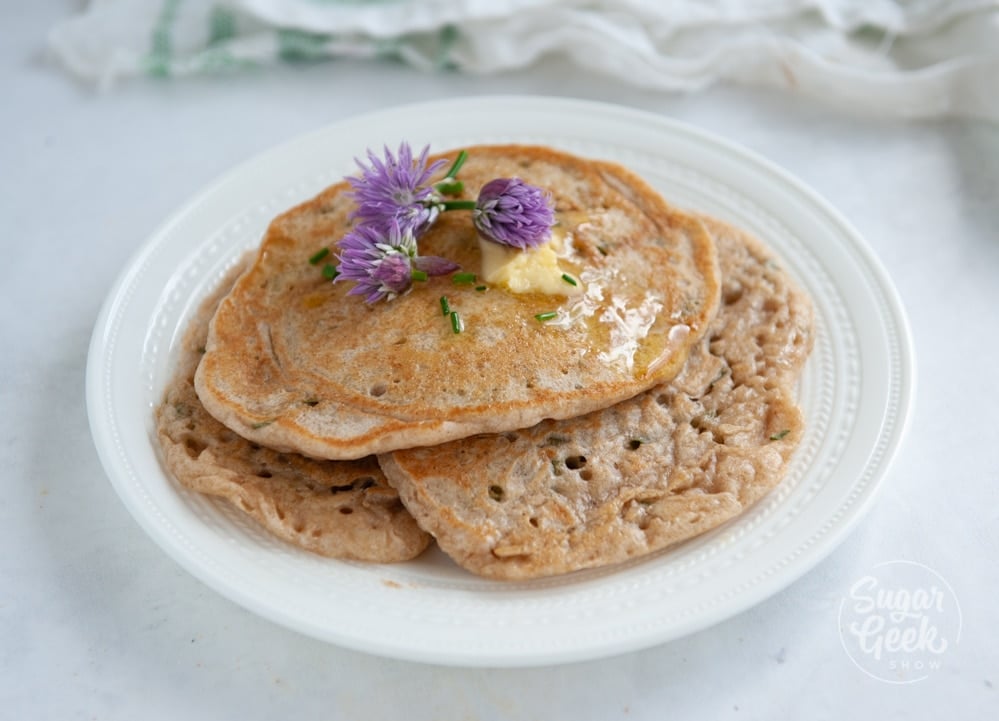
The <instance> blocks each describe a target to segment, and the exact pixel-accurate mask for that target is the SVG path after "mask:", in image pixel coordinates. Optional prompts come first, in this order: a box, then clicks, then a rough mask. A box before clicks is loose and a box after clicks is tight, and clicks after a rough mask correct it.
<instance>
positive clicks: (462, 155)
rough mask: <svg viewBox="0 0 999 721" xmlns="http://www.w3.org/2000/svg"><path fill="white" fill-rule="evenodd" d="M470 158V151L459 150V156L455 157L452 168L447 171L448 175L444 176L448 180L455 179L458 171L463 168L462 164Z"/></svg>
mask: <svg viewBox="0 0 999 721" xmlns="http://www.w3.org/2000/svg"><path fill="white" fill-rule="evenodd" d="M466 160H468V153H467V152H465V151H464V150H459V151H458V157H457V158H455V159H454V163H452V164H451V168H450V169H449V170H448V171H447V175H445V176H444V177H445V178H446V179H448V180H454V179H455V178H456V177H457V176H458V171H459V170H461V166H462V165H464V164H465V161H466Z"/></svg>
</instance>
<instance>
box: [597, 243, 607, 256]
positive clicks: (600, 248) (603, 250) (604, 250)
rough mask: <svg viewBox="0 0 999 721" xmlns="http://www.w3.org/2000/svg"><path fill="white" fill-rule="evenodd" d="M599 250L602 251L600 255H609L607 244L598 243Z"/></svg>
mask: <svg viewBox="0 0 999 721" xmlns="http://www.w3.org/2000/svg"><path fill="white" fill-rule="evenodd" d="M597 250H598V251H599V252H600V255H607V246H606V245H598V246H597Z"/></svg>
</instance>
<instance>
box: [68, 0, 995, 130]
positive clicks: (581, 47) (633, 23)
mask: <svg viewBox="0 0 999 721" xmlns="http://www.w3.org/2000/svg"><path fill="white" fill-rule="evenodd" d="M49 46H50V48H51V50H52V51H53V53H54V55H55V56H56V57H57V58H59V59H60V60H61V61H62V63H63V64H64V65H65V67H66V68H68V69H69V70H70V71H72V72H73V73H75V74H76V75H79V76H81V77H83V78H87V79H90V80H93V81H96V82H97V83H99V84H101V85H103V86H107V85H109V84H110V83H111V82H112V81H114V80H115V79H116V78H119V77H122V76H136V75H159V76H183V75H190V74H196V73H209V72H221V71H231V70H234V69H242V68H246V67H252V66H257V65H260V64H264V63H270V62H275V61H278V60H286V61H294V60H318V59H323V58H331V57H393V58H397V59H402V60H404V61H405V62H408V63H411V64H413V65H415V66H418V67H420V68H425V69H428V70H430V69H438V68H452V69H457V70H460V71H463V72H469V73H494V72H500V71H503V70H509V69H512V68H520V67H524V66H527V65H530V64H531V63H533V62H535V61H536V60H538V59H539V58H540V57H542V56H545V55H563V56H566V57H568V58H570V59H571V60H572V61H573V62H574V63H575V64H577V65H578V66H580V67H581V68H585V69H587V70H590V71H595V72H600V73H604V74H607V75H610V76H614V77H617V78H620V79H621V80H622V81H625V82H628V83H633V84H635V85H638V86H643V87H648V88H654V89H657V90H664V91H678V90H679V91H692V90H698V89H701V88H704V87H707V86H709V85H711V84H712V83H716V82H720V81H725V82H731V83H742V84H755V85H768V86H776V87H781V88H784V89H786V90H788V91H792V92H796V93H800V94H803V95H808V96H812V97H817V98H821V99H823V100H825V101H827V102H829V103H831V104H833V105H835V106H837V107H840V108H843V109H846V110H854V111H860V112H874V113H880V114H885V115H896V116H934V115H965V116H978V117H986V118H991V119H999V92H997V91H999V81H997V80H996V78H997V76H999V0H951V1H948V0H894V1H893V0H869V1H868V0H741V1H740V0H662V1H656V0H617V1H613V0H603V1H600V0H589V1H587V0H507V1H506V2H503V1H501V0H93V1H92V2H91V3H90V5H89V6H88V8H87V9H86V10H85V11H84V12H83V13H82V14H81V15H79V16H77V17H73V18H71V19H69V20H67V21H65V22H63V23H61V24H60V25H58V26H57V27H55V28H53V29H52V32H51V35H50V37H49Z"/></svg>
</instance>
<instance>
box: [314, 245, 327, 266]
mask: <svg viewBox="0 0 999 721" xmlns="http://www.w3.org/2000/svg"><path fill="white" fill-rule="evenodd" d="M329 254H330V249H329V248H320V249H319V250H317V251H316V252H315V253H314V254H313V255H312V257H310V258H309V265H318V264H319V261H321V260H322V259H323V258H325V257H326V256H327V255H329Z"/></svg>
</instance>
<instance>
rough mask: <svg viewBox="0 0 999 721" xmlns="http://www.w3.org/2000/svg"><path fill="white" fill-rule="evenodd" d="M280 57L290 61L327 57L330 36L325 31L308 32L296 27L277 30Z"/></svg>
mask: <svg viewBox="0 0 999 721" xmlns="http://www.w3.org/2000/svg"><path fill="white" fill-rule="evenodd" d="M277 40H278V57H280V58H281V59H282V60H287V61H290V62H302V61H306V60H320V59H322V58H325V57H327V55H328V53H327V51H326V44H327V43H328V42H329V41H330V36H329V35H326V34H324V33H307V32H305V31H304V30H296V29H294V28H280V29H279V30H278V31H277Z"/></svg>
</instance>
